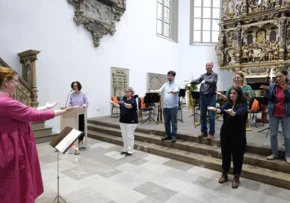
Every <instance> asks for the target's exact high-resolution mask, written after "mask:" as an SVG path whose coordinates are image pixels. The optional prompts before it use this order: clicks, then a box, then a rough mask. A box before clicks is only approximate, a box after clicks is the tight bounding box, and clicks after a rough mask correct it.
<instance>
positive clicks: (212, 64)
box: [206, 61, 214, 67]
mask: <svg viewBox="0 0 290 203" xmlns="http://www.w3.org/2000/svg"><path fill="white" fill-rule="evenodd" d="M207 63H211V66H212V67H213V66H214V63H213V62H212V61H207V62H206V64H207Z"/></svg>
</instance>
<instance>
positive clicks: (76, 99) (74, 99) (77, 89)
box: [69, 81, 89, 146]
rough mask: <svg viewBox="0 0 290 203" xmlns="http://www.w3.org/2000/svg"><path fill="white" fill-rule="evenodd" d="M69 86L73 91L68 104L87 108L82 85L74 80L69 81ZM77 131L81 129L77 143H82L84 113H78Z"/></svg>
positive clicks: (87, 104)
mask: <svg viewBox="0 0 290 203" xmlns="http://www.w3.org/2000/svg"><path fill="white" fill-rule="evenodd" d="M71 88H72V90H74V92H73V93H72V94H71V95H70V101H69V106H78V107H81V108H88V107H89V102H88V99H87V96H86V94H85V93H83V92H82V91H81V89H82V85H81V83H80V82H79V81H74V82H72V83H71ZM78 130H79V131H82V132H83V134H82V135H81V136H80V137H79V145H80V146H82V145H83V144H84V136H85V115H84V114H81V115H79V129H78Z"/></svg>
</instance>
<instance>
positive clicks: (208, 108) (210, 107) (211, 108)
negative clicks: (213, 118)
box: [207, 106, 216, 111]
mask: <svg viewBox="0 0 290 203" xmlns="http://www.w3.org/2000/svg"><path fill="white" fill-rule="evenodd" d="M207 110H209V111H216V108H215V107H213V106H209V107H207Z"/></svg>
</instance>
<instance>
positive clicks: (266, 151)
mask: <svg viewBox="0 0 290 203" xmlns="http://www.w3.org/2000/svg"><path fill="white" fill-rule="evenodd" d="M88 124H95V125H100V126H106V127H111V128H117V129H120V126H119V125H118V124H114V123H106V122H103V121H99V120H92V119H88ZM136 132H141V133H146V134H154V135H159V136H164V131H161V130H151V129H144V128H141V127H140V126H139V127H137V129H136ZM197 136H198V135H191V134H190V135H189V134H182V133H178V134H177V138H178V140H185V141H190V142H197V143H201V144H206V145H212V146H218V147H220V140H215V139H214V140H210V141H209V140H207V139H202V138H198V137H197ZM247 152H249V153H253V154H259V155H262V156H265V157H266V156H269V155H270V154H271V153H272V151H271V148H270V147H262V146H259V145H258V144H253V143H248V145H247ZM279 156H281V157H282V156H284V151H283V150H279Z"/></svg>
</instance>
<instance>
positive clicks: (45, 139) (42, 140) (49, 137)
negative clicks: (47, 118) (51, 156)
mask: <svg viewBox="0 0 290 203" xmlns="http://www.w3.org/2000/svg"><path fill="white" fill-rule="evenodd" d="M57 135H59V133H55V132H53V133H52V134H50V135H44V136H40V137H35V142H36V144H40V143H45V142H51V141H52V140H53V138H54V137H55V136H57Z"/></svg>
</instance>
